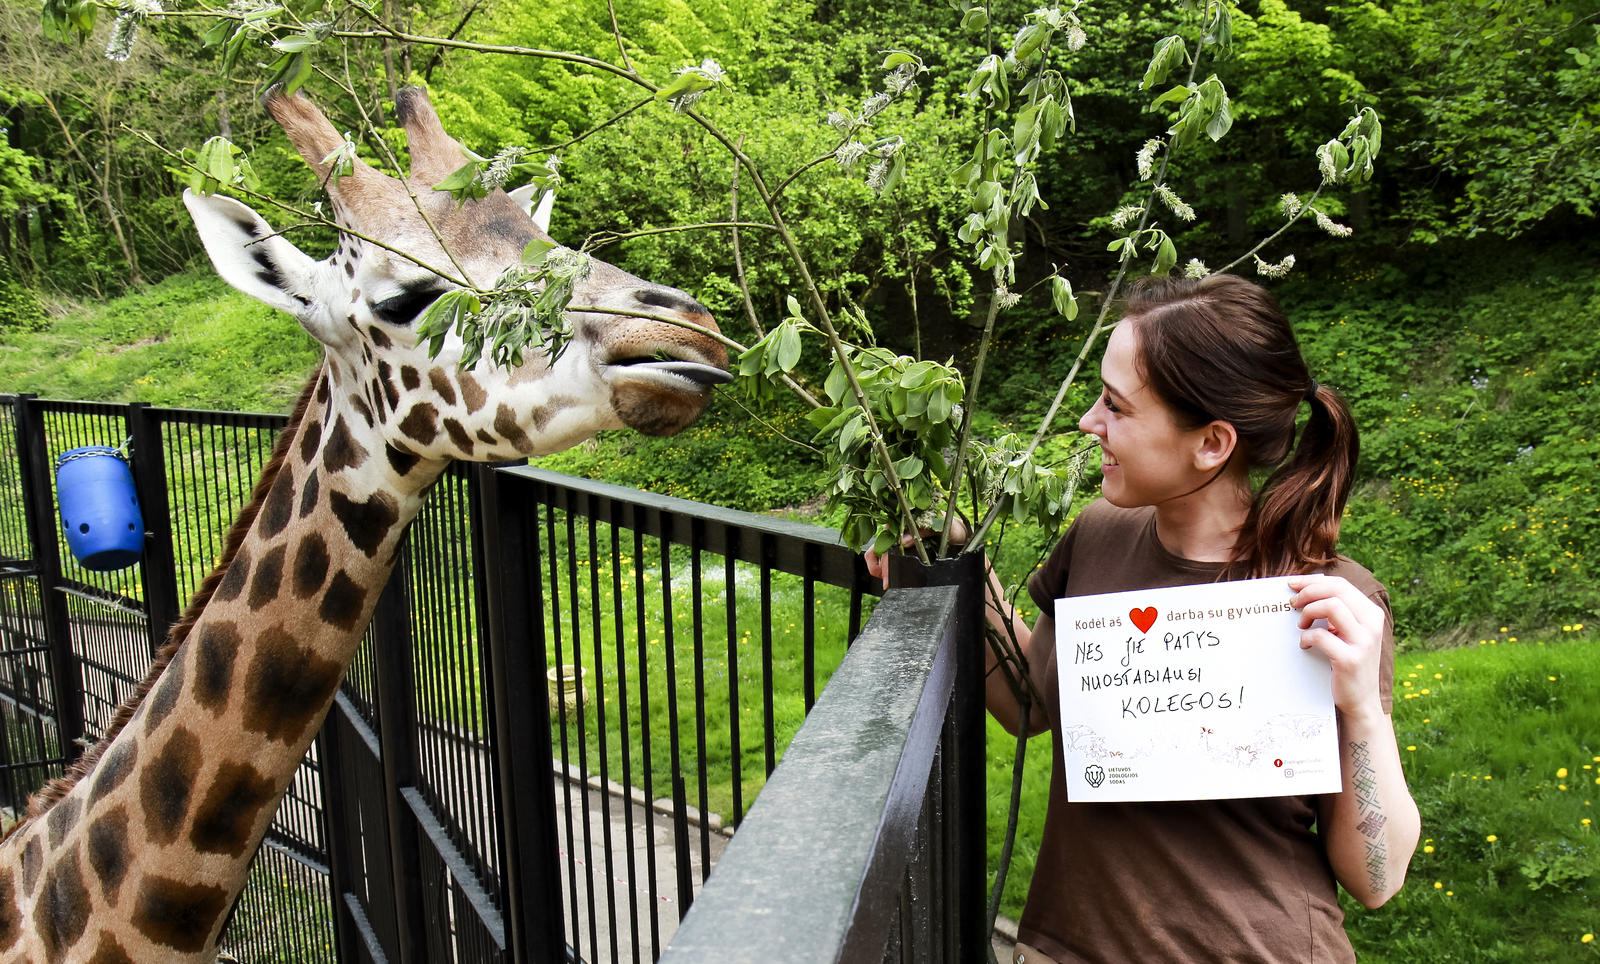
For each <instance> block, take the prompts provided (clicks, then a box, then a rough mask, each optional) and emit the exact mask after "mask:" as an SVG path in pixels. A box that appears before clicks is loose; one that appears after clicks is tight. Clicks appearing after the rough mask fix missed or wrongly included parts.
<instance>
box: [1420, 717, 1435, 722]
mask: <svg viewBox="0 0 1600 964" xmlns="http://www.w3.org/2000/svg"><path fill="white" fill-rule="evenodd" d="M1422 722H1424V723H1432V722H1433V721H1432V720H1430V719H1428V718H1427V717H1426V716H1424V717H1423V718H1422Z"/></svg>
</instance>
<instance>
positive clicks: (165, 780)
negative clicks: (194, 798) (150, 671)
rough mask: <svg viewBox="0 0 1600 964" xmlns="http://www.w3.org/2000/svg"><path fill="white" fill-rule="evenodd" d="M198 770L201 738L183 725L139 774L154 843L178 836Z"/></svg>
mask: <svg viewBox="0 0 1600 964" xmlns="http://www.w3.org/2000/svg"><path fill="white" fill-rule="evenodd" d="M169 672H170V668H169ZM199 772H200V738H199V737H197V736H195V735H194V734H193V733H192V732H190V731H189V730H188V728H186V727H181V726H180V727H178V728H177V729H176V730H174V731H173V733H172V736H170V737H168V738H167V742H166V745H165V746H163V747H162V748H161V752H160V753H158V754H156V756H155V759H153V760H151V761H150V765H149V766H148V767H147V768H146V769H145V770H144V771H143V772H142V773H140V775H139V805H140V806H141V807H142V808H143V809H144V832H145V833H146V834H147V835H148V836H149V837H150V839H151V840H152V841H154V842H155V843H158V844H162V845H165V844H170V843H172V842H173V841H174V840H176V839H178V834H179V832H180V831H182V829H183V818H184V817H185V816H186V815H187V814H188V812H189V797H190V795H191V793H193V791H194V780H195V776H196V774H198V773H199Z"/></svg>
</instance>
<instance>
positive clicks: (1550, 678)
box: [1546, 676, 1556, 683]
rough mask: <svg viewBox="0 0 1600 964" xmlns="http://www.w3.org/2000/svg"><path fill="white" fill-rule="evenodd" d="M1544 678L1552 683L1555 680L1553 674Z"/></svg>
mask: <svg viewBox="0 0 1600 964" xmlns="http://www.w3.org/2000/svg"><path fill="white" fill-rule="evenodd" d="M1546 679H1548V680H1550V682H1552V683H1554V682H1555V681H1556V678H1555V677H1554V676H1549V677H1546Z"/></svg>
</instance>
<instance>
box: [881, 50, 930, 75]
mask: <svg viewBox="0 0 1600 964" xmlns="http://www.w3.org/2000/svg"><path fill="white" fill-rule="evenodd" d="M884 52H885V53H887V54H888V56H887V57H885V58H883V66H882V67H880V68H879V69H880V70H894V69H895V68H896V67H903V66H905V65H906V64H917V65H918V66H921V64H922V60H921V58H919V57H918V56H917V55H916V54H913V53H911V52H909V51H905V50H887V51H884Z"/></svg>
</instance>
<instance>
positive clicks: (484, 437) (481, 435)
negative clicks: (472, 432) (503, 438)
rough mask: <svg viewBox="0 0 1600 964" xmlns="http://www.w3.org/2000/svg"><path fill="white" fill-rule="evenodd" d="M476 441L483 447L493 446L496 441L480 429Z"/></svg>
mask: <svg viewBox="0 0 1600 964" xmlns="http://www.w3.org/2000/svg"><path fill="white" fill-rule="evenodd" d="M478 441H480V442H482V443H483V444H485V445H493V444H494V443H495V441H496V439H495V437H494V436H493V435H490V434H489V433H488V431H487V430H485V429H481V428H480V429H478Z"/></svg>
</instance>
